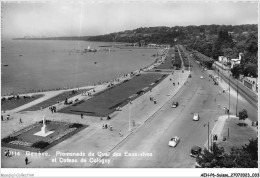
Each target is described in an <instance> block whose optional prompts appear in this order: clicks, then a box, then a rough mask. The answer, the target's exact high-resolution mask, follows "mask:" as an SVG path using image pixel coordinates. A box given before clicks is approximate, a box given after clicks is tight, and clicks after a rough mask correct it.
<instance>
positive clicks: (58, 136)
mask: <svg viewBox="0 0 260 178" xmlns="http://www.w3.org/2000/svg"><path fill="white" fill-rule="evenodd" d="M45 123H46V128H47V129H48V130H49V131H54V133H52V134H50V135H48V136H46V137H41V136H36V135H34V134H35V133H37V132H39V131H40V130H41V127H42V125H43V124H42V121H40V122H37V123H35V124H32V125H30V126H28V127H25V128H24V129H22V130H20V131H17V132H15V133H13V134H11V135H9V136H8V137H5V138H4V139H2V146H4V147H10V148H15V149H22V150H28V151H40V152H43V151H45V150H47V149H48V148H50V147H52V146H54V145H56V144H58V143H60V142H61V141H63V140H65V139H67V138H69V137H71V136H72V135H74V134H76V133H77V132H79V131H81V130H82V129H84V128H86V127H88V126H87V125H82V124H77V123H68V122H58V121H50V120H46V121H45ZM39 142H40V143H41V144H45V145H44V146H35V143H39ZM26 145H27V146H26Z"/></svg>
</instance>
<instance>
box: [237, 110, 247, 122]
mask: <svg viewBox="0 0 260 178" xmlns="http://www.w3.org/2000/svg"><path fill="white" fill-rule="evenodd" d="M238 117H239V120H245V119H246V118H247V117H248V115H247V110H245V109H243V110H242V111H240V112H239V114H238Z"/></svg>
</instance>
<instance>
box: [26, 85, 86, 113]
mask: <svg viewBox="0 0 260 178" xmlns="http://www.w3.org/2000/svg"><path fill="white" fill-rule="evenodd" d="M88 90H90V89H82V90H79V91H77V93H75V94H72V93H71V91H65V92H63V93H61V94H59V95H57V96H55V97H53V98H50V99H48V100H45V101H43V102H41V103H39V104H36V105H34V106H32V107H29V108H27V109H25V110H23V111H37V110H40V109H41V108H47V107H49V106H51V105H54V104H57V102H59V101H60V102H61V101H65V99H66V98H68V99H69V98H71V97H73V96H76V95H79V94H80V93H84V92H86V91H88Z"/></svg>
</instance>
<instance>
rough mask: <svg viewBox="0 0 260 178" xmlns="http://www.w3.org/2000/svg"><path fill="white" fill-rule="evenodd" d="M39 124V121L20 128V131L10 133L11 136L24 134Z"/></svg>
mask: <svg viewBox="0 0 260 178" xmlns="http://www.w3.org/2000/svg"><path fill="white" fill-rule="evenodd" d="M39 125H41V124H39V123H37V124H34V125H31V126H29V127H26V128H25V129H22V130H20V131H18V132H15V133H13V134H12V135H10V137H17V136H19V135H21V134H23V133H25V132H28V131H29V130H31V129H33V128H35V127H37V126H39Z"/></svg>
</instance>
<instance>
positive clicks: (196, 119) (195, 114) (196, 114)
mask: <svg viewBox="0 0 260 178" xmlns="http://www.w3.org/2000/svg"><path fill="white" fill-rule="evenodd" d="M199 119H200V116H199V114H198V113H194V115H193V120H194V121H198V120H199Z"/></svg>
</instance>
